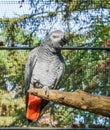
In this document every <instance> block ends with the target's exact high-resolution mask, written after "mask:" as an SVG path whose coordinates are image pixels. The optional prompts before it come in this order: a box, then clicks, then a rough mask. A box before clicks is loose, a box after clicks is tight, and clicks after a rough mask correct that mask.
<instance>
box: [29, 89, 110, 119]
mask: <svg viewBox="0 0 110 130" xmlns="http://www.w3.org/2000/svg"><path fill="white" fill-rule="evenodd" d="M28 92H30V93H32V94H33V95H37V96H39V97H41V98H43V99H45V100H49V101H53V102H55V103H57V104H63V105H66V106H70V107H72V108H77V109H80V110H84V111H89V112H92V113H95V114H99V115H102V116H106V117H110V97H106V96H99V95H93V94H88V93H86V92H84V91H82V90H76V91H74V92H62V91H58V90H49V95H45V92H44V90H43V89H35V88H34V89H30V90H29V91H28Z"/></svg>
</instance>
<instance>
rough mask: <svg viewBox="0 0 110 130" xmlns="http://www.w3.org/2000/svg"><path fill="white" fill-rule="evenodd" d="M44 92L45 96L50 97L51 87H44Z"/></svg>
mask: <svg viewBox="0 0 110 130" xmlns="http://www.w3.org/2000/svg"><path fill="white" fill-rule="evenodd" d="M43 90H44V92H45V95H47V96H49V87H48V86H44V87H43Z"/></svg>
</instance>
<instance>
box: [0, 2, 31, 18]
mask: <svg viewBox="0 0 110 130" xmlns="http://www.w3.org/2000/svg"><path fill="white" fill-rule="evenodd" d="M8 1H9V0H0V18H3V17H17V15H23V14H29V13H31V10H29V7H30V5H29V4H23V5H22V7H21V8H20V4H14V3H13V2H14V1H17V2H19V0H12V1H13V2H8ZM12 3H13V4H12Z"/></svg>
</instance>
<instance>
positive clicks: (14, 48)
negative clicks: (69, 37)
mask: <svg viewBox="0 0 110 130" xmlns="http://www.w3.org/2000/svg"><path fill="white" fill-rule="evenodd" d="M34 48H35V47H0V50H32V49H34ZM59 49H61V50H108V51H109V50H110V47H68V46H67V47H62V48H59Z"/></svg>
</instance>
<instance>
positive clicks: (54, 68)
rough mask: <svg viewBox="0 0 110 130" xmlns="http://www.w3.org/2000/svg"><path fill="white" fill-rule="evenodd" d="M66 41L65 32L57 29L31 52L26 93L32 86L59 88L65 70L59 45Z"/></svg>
mask: <svg viewBox="0 0 110 130" xmlns="http://www.w3.org/2000/svg"><path fill="white" fill-rule="evenodd" d="M66 42H67V41H66V39H65V34H64V33H63V32H62V31H59V30H57V31H54V32H52V33H51V34H50V35H49V36H47V37H46V39H45V40H44V42H43V43H42V44H41V45H40V46H39V47H37V48H35V49H33V50H32V51H31V52H30V54H29V57H28V60H27V63H26V68H25V88H24V92H25V93H26V92H27V90H28V89H29V88H30V87H36V88H43V87H48V88H52V89H53V88H54V89H56V88H57V85H58V83H59V81H60V79H61V77H62V75H63V73H64V70H65V64H64V59H63V57H62V55H61V50H60V49H59V47H62V46H63V45H65V44H66Z"/></svg>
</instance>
